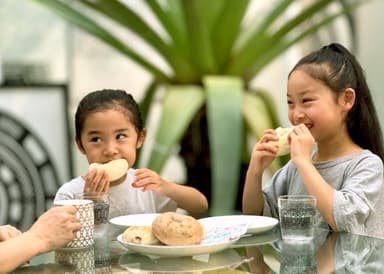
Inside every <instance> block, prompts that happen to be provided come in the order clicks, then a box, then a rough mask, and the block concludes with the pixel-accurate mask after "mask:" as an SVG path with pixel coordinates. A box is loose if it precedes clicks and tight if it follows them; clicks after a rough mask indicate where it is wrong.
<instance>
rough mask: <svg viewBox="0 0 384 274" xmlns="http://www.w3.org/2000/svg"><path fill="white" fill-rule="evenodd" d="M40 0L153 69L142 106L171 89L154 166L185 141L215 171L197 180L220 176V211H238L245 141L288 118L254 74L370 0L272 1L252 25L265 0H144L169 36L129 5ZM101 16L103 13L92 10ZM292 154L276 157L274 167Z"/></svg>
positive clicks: (186, 150)
mask: <svg viewBox="0 0 384 274" xmlns="http://www.w3.org/2000/svg"><path fill="white" fill-rule="evenodd" d="M35 1H37V2H40V3H42V4H44V5H45V6H46V7H48V8H51V9H52V10H53V11H55V12H56V13H57V14H58V15H60V16H61V17H63V18H64V19H65V20H67V21H68V22H70V23H72V24H74V25H75V26H77V27H79V28H81V29H83V30H84V31H86V32H88V33H90V34H91V35H94V36H96V37H97V38H99V39H100V40H101V41H103V42H105V43H106V44H108V45H110V46H111V47H113V48H115V49H116V50H117V51H119V52H120V53H122V54H123V55H124V56H126V57H128V58H130V59H131V60H133V61H135V62H136V63H138V64H139V65H141V66H142V67H143V68H144V69H145V70H147V71H148V72H149V73H151V75H152V76H153V79H152V82H151V84H150V85H149V86H148V88H147V90H146V91H145V96H144V99H143V100H142V101H141V102H140V105H141V108H142V111H143V114H144V117H147V115H148V112H149V109H150V106H151V103H152V101H153V98H154V96H155V94H156V93H157V92H158V91H159V90H160V88H162V89H165V96H164V99H163V100H164V101H163V102H162V114H161V117H160V119H159V122H158V129H157V133H156V136H155V141H154V143H155V144H154V146H153V147H152V150H151V153H150V157H149V159H150V160H149V163H148V164H147V166H148V167H149V168H152V169H154V170H156V171H158V172H160V171H161V169H162V167H163V165H164V163H165V161H166V160H167V158H168V157H169V155H170V153H171V151H172V149H173V148H174V147H175V145H178V144H181V151H180V152H181V155H182V156H184V158H185V160H186V163H187V164H188V165H189V167H190V168H193V165H195V167H196V166H197V168H199V167H203V168H204V167H205V168H207V169H208V177H203V178H196V180H203V181H204V182H203V184H208V185H209V184H210V182H212V195H211V210H212V211H214V212H215V213H225V212H230V211H231V210H233V209H234V207H235V202H236V201H235V197H236V193H237V191H238V189H239V187H238V183H239V181H241V179H239V178H240V177H241V174H242V173H241V168H242V164H243V163H247V161H248V158H247V156H248V155H249V151H248V150H247V146H246V140H247V137H248V136H249V135H251V136H253V137H255V138H256V139H257V138H258V137H260V136H261V135H262V133H263V131H264V129H266V128H272V127H276V126H278V125H279V124H280V123H279V121H278V119H277V113H276V108H275V107H274V105H273V103H272V102H273V101H272V99H271V98H270V95H268V92H263V91H256V90H252V88H251V87H250V84H249V83H250V80H251V79H253V78H254V77H255V76H257V75H258V73H259V72H260V71H262V70H263V69H264V68H265V67H266V66H267V65H268V64H269V63H270V62H271V61H273V60H274V59H275V58H276V57H278V56H279V55H280V54H282V53H283V52H284V51H286V50H287V49H288V48H289V47H291V46H292V45H294V44H296V43H298V42H299V41H301V40H303V39H304V38H307V37H310V36H311V35H315V34H316V33H317V32H318V30H320V29H324V27H325V26H329V24H330V23H331V22H332V21H334V20H335V19H337V18H340V17H345V18H347V19H348V20H347V22H348V23H349V26H350V28H351V29H353V23H351V21H350V19H351V17H350V12H351V11H352V10H353V9H355V8H356V7H357V6H358V5H359V4H360V3H361V2H362V1H361V0H360V1H359V0H352V1H342V0H336V1H335V0H317V1H307V2H306V4H303V3H301V4H298V1H294V0H281V1H274V2H273V3H272V4H271V2H270V3H269V6H268V9H267V10H266V11H265V12H262V13H260V12H259V13H256V17H255V18H253V19H254V20H253V22H252V23H248V24H247V25H244V18H245V16H246V14H247V11H248V9H249V6H250V5H254V4H255V3H256V2H258V3H259V4H260V0H259V1H257V0H254V1H252V0H236V1H233V0H220V1H207V0H164V1H156V0H146V1H141V2H140V3H141V4H144V5H145V6H146V8H147V9H148V10H149V11H150V12H151V13H152V14H153V18H154V19H155V20H156V22H157V23H158V24H159V25H160V26H161V28H162V29H163V30H164V33H165V34H166V35H164V34H159V33H158V32H156V31H155V29H154V28H153V27H151V25H150V24H148V22H147V20H146V18H145V17H144V16H143V15H141V14H140V12H138V11H136V10H135V9H134V8H132V7H131V6H129V5H128V3H127V4H124V3H122V2H120V1H116V0H99V1H91V0H74V1H60V0H35ZM266 2H269V1H265V3H266ZM131 3H132V2H131ZM133 3H135V2H133ZM293 7H295V8H296V9H295V10H293ZM95 13H96V14H97V15H98V16H96V18H95V17H93V16H92V14H95ZM101 17H103V19H104V20H105V19H107V20H110V21H112V22H114V23H117V24H118V25H120V27H122V28H126V29H127V30H129V31H130V32H133V33H134V34H135V35H137V36H139V37H140V38H141V39H142V41H144V42H145V43H146V44H147V45H149V46H150V47H151V48H152V49H153V50H154V52H156V54H158V55H159V56H161V57H162V58H163V60H164V61H165V62H166V63H167V64H168V66H169V68H170V70H171V72H170V73H169V72H167V71H165V70H164V69H162V68H161V67H160V66H158V65H157V64H154V63H152V62H151V56H143V55H141V54H140V50H137V49H135V48H134V47H132V45H131V44H130V43H129V41H128V42H126V41H124V40H123V39H122V38H121V37H119V36H118V35H117V34H114V30H113V29H110V28H107V27H106V26H103V24H101V22H100V20H98V19H100V18H101ZM104 22H105V21H104ZM286 160H287V159H277V160H276V161H275V163H274V168H277V167H279V166H280V165H281V164H282V163H284V162H285V161H286ZM189 174H190V175H192V176H193V175H196V174H199V172H196V171H191V172H190V173H189ZM205 180H207V181H206V182H205ZM187 183H188V182H187ZM208 198H209V197H208Z"/></svg>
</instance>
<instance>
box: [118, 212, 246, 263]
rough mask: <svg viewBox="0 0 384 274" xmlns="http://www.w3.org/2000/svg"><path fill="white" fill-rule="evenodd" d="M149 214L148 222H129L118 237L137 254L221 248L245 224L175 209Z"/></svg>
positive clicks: (181, 253)
mask: <svg viewBox="0 0 384 274" xmlns="http://www.w3.org/2000/svg"><path fill="white" fill-rule="evenodd" d="M152 217H154V219H153V221H152V223H151V225H143V226H141V225H140V226H136V225H135V226H129V227H128V228H126V230H125V231H124V232H123V233H122V234H120V235H119V236H117V240H118V241H119V242H120V244H122V245H123V246H124V247H125V248H127V249H128V250H131V251H135V252H138V253H140V254H144V255H151V256H159V257H183V256H195V255H200V254H208V253H215V252H219V251H221V250H224V249H226V248H228V247H229V246H231V245H232V244H233V243H235V242H236V241H238V240H239V239H240V237H241V236H242V235H244V234H245V233H246V231H247V226H246V225H245V224H225V225H215V224H214V223H204V222H201V221H200V220H197V219H195V218H194V217H192V216H188V215H184V214H180V213H176V212H165V213H161V214H158V215H157V216H152Z"/></svg>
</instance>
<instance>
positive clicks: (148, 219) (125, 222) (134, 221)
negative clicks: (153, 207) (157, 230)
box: [109, 213, 159, 227]
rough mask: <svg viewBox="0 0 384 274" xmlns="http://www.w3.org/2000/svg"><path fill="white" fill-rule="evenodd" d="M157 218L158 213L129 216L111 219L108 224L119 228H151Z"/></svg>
mask: <svg viewBox="0 0 384 274" xmlns="http://www.w3.org/2000/svg"><path fill="white" fill-rule="evenodd" d="M157 216H159V214H158V213H144V214H130V215H125V216H119V217H115V218H112V219H110V220H109V222H110V223H111V224H114V225H117V226H121V227H129V226H151V225H152V222H153V220H155V218H156V217H157Z"/></svg>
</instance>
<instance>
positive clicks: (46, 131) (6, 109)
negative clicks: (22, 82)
mask: <svg viewBox="0 0 384 274" xmlns="http://www.w3.org/2000/svg"><path fill="white" fill-rule="evenodd" d="M66 105H67V95H66V89H65V87H62V86H58V87H55V86H50V87H43V86H41V87H32V88H28V87H19V88H16V87H12V88H1V89H0V224H12V225H14V226H16V227H17V228H19V229H21V230H26V229H28V228H29V227H30V225H31V224H32V223H33V222H34V221H35V220H36V218H37V217H38V216H40V215H41V214H42V213H43V212H44V211H45V210H46V209H47V208H49V207H50V206H51V205H52V200H53V198H54V196H55V193H56V191H57V189H58V187H59V186H60V185H61V184H62V183H63V182H64V181H67V180H68V179H69V178H71V177H72V168H71V153H70V145H69V144H70V142H69V134H68V116H67V110H66V109H67V108H66Z"/></svg>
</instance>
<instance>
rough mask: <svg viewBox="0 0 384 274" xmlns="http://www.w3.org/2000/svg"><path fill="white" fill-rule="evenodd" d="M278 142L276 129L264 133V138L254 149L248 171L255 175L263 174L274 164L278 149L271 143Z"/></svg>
mask: <svg viewBox="0 0 384 274" xmlns="http://www.w3.org/2000/svg"><path fill="white" fill-rule="evenodd" d="M278 140H279V137H278V136H277V135H276V132H275V130H274V129H267V130H265V131H264V135H263V137H262V138H261V139H260V140H259V141H258V142H257V143H256V144H255V146H254V147H253V150H252V156H251V161H250V163H249V168H248V171H251V172H252V173H253V174H261V173H262V172H263V171H264V170H265V169H266V168H267V167H268V166H269V165H270V164H271V163H272V161H273V160H274V159H275V157H276V153H277V151H278V147H277V146H276V145H275V144H273V143H269V142H271V141H278Z"/></svg>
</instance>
